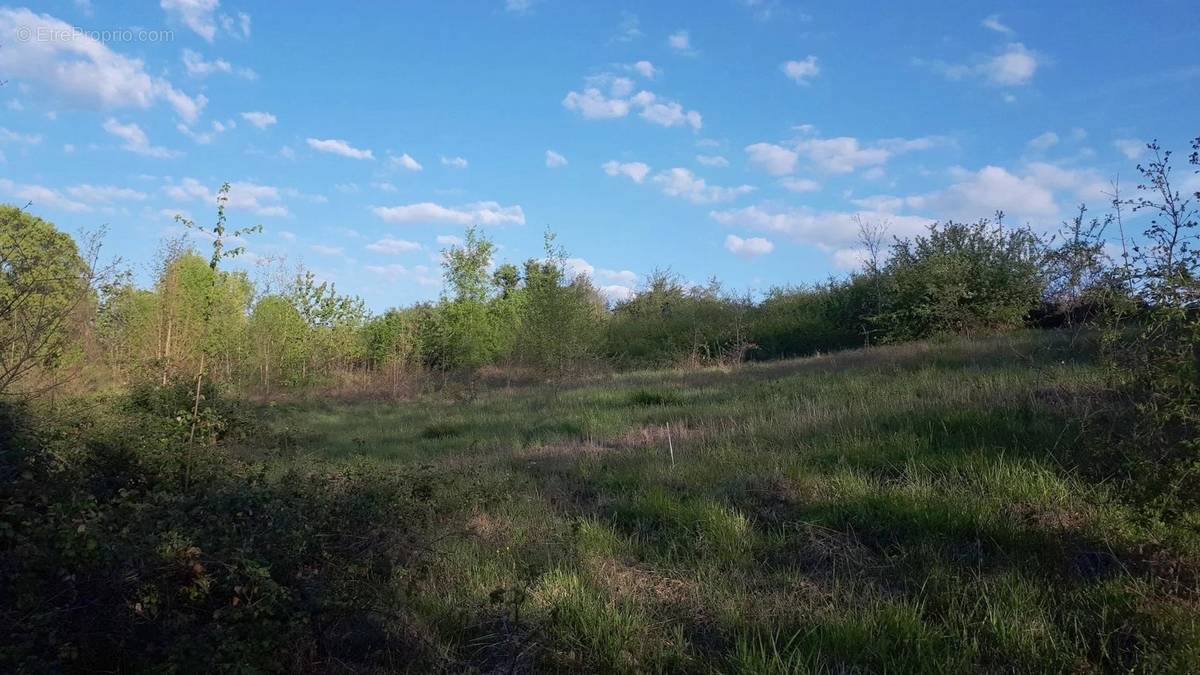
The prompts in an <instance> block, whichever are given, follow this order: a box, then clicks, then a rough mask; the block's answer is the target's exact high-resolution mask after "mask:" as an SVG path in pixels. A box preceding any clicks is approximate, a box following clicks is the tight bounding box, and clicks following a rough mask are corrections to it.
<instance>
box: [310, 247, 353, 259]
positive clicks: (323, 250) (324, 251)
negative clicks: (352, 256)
mask: <svg viewBox="0 0 1200 675" xmlns="http://www.w3.org/2000/svg"><path fill="white" fill-rule="evenodd" d="M308 248H309V249H311V250H312V251H313V253H320V254H321V255H330V256H341V255H343V254H345V253H346V249H344V248H342V247H341V246H329V245H327V244H313V245H312V246H309V247H308Z"/></svg>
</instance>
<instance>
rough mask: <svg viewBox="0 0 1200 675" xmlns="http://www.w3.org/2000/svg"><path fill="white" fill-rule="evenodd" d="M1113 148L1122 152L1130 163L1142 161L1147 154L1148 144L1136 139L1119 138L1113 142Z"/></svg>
mask: <svg viewBox="0 0 1200 675" xmlns="http://www.w3.org/2000/svg"><path fill="white" fill-rule="evenodd" d="M1113 147H1115V148H1116V149H1117V150H1120V151H1121V154H1122V155H1125V158H1126V159H1128V160H1130V161H1137V160H1138V159H1141V157H1142V155H1143V154H1145V152H1146V142H1145V141H1142V140H1139V139H1136V138H1118V139H1117V140H1115V141H1113Z"/></svg>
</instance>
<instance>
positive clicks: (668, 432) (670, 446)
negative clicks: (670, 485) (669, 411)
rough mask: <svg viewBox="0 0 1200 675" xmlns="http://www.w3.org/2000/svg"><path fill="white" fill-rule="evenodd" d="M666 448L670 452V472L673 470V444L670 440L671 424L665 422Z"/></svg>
mask: <svg viewBox="0 0 1200 675" xmlns="http://www.w3.org/2000/svg"><path fill="white" fill-rule="evenodd" d="M667 448H669V449H670V451H671V470H672V471H674V470H675V443H674V442H673V441H672V440H671V423H670V422H667Z"/></svg>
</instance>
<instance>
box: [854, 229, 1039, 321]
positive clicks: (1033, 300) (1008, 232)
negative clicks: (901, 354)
mask: <svg viewBox="0 0 1200 675" xmlns="http://www.w3.org/2000/svg"><path fill="white" fill-rule="evenodd" d="M884 280H885V281H884V283H885V299H884V308H883V311H882V312H881V313H880V314H879V315H878V316H875V317H872V318H871V320H872V322H873V323H874V324H875V325H877V326H878V327H879V328H880V329H881V330H882V332H883V338H884V340H886V341H888V342H902V341H905V340H914V339H920V338H926V337H931V336H936V335H977V334H981V333H988V332H992V331H998V330H1006V329H1012V328H1017V327H1019V326H1021V325H1022V324H1023V323H1024V321H1025V317H1026V316H1027V315H1028V314H1029V312H1030V310H1032V309H1033V308H1034V307H1035V306H1036V305H1037V303H1038V301H1039V300H1040V299H1041V298H1042V294H1043V291H1044V288H1045V286H1044V284H1045V282H1044V277H1043V275H1042V247H1041V245H1040V242H1039V240H1038V238H1037V236H1036V235H1034V234H1033V233H1032V232H1030V231H1029V230H1027V229H1023V228H1016V229H1009V228H1005V227H1003V225H1002V222H1001V221H1000V220H999V219H997V221H996V222H992V221H990V220H980V221H978V222H976V223H974V224H965V223H955V222H946V223H941V224H938V223H935V224H933V225H931V226H930V227H929V232H928V234H926V235H924V236H917V237H913V238H911V239H902V240H899V241H897V242H896V243H895V244H893V246H892V252H891V258H890V259H889V260H888V262H887V264H886V266H885V267H884Z"/></svg>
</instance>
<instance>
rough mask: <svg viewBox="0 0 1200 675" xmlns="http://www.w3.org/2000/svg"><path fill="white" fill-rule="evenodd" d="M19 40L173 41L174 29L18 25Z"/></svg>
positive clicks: (17, 36)
mask: <svg viewBox="0 0 1200 675" xmlns="http://www.w3.org/2000/svg"><path fill="white" fill-rule="evenodd" d="M15 32H16V36H15V37H16V38H17V42H74V41H77V40H95V41H97V42H106V43H112V42H172V41H174V40H175V31H173V30H148V29H145V28H117V29H113V30H107V29H106V30H84V29H82V28H55V27H51V26H17V30H16V31H15Z"/></svg>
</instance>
